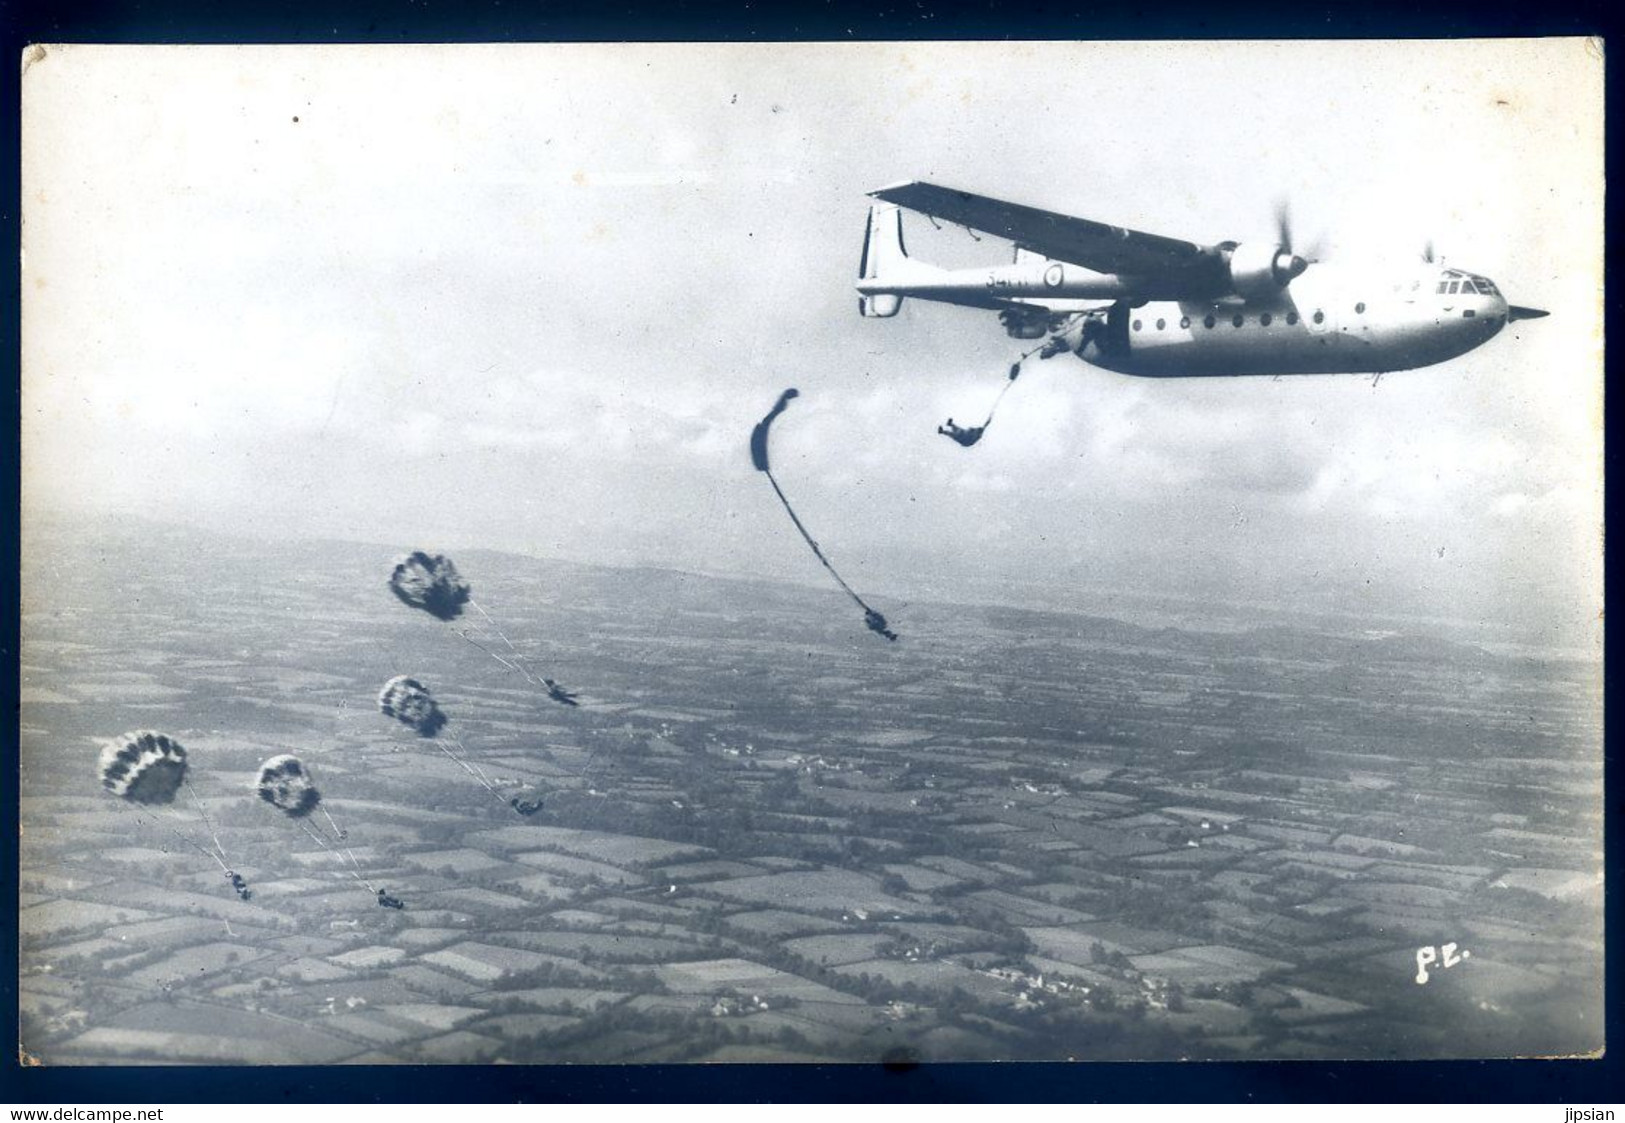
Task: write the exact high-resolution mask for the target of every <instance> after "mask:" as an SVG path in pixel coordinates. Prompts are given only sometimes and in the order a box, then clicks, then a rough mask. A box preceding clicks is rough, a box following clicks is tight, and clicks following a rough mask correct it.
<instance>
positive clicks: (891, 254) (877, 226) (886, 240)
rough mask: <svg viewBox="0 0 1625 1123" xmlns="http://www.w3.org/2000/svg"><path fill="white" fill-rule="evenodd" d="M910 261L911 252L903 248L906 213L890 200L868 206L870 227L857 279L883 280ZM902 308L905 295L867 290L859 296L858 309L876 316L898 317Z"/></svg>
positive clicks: (864, 240) (864, 238) (865, 235)
mask: <svg viewBox="0 0 1625 1123" xmlns="http://www.w3.org/2000/svg"><path fill="white" fill-rule="evenodd" d="M907 262H908V251H907V250H906V249H904V248H903V212H902V211H901V210H899V209H898V208H897V207H895V206H893V205H891V204H890V203H876V204H875V205H874V206H872V207H870V208H869V227H868V229H867V230H866V231H865V232H864V235H863V258H862V260H861V261H860V262H859V263H858V279H859V280H860V281H879V282H884V281H885V280H886V276H887V274H896V273H898V272H903V271H905V266H906V264H907ZM902 307H903V298H902V297H901V296H898V295H897V294H895V293H874V294H869V293H865V294H864V295H862V296H859V297H858V311H859V312H861V313H862V314H863V315H865V316H869V317H873V318H879V319H885V318H888V317H891V316H895V315H897V313H898V311H899V310H900V309H901V308H902Z"/></svg>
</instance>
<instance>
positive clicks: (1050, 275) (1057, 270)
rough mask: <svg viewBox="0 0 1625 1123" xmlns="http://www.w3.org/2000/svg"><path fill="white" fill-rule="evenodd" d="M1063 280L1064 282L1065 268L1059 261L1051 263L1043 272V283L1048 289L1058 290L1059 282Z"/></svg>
mask: <svg viewBox="0 0 1625 1123" xmlns="http://www.w3.org/2000/svg"><path fill="white" fill-rule="evenodd" d="M1064 280H1066V267H1065V266H1063V265H1062V264H1061V263H1060V262H1059V261H1055V262H1051V263H1050V267H1049V268H1048V269H1046V270H1044V283H1045V284H1046V285H1048V286H1049V287H1050V288H1052V289H1058V288H1060V287H1061V282H1062V281H1064Z"/></svg>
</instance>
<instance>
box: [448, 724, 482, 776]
mask: <svg viewBox="0 0 1625 1123" xmlns="http://www.w3.org/2000/svg"><path fill="white" fill-rule="evenodd" d="M446 736H448V737H450V738H451V742H452V744H454V745H456V746H457V751H458V752H459V753H461V754H462V756H463V759H464V760H466V761H468V766H469V767H470V768H472V769H473V770H474V774H475V775H476V776H478V777H479V779H480V781H481V782H482V783H483V784H485V785H486V786H487V787H490V786H491V778H490V777H489V776H487V775H486V774H485V769H484V768H483V767H481V765H480V762H479V761H477V760H475V759H474V758H473V756H471V755H470V754H469V751H468V746H467V745H465V744H463V739H462V738H461V737H459V736H458V735H457V733H456V731H454V730H448V731H447V733H446Z"/></svg>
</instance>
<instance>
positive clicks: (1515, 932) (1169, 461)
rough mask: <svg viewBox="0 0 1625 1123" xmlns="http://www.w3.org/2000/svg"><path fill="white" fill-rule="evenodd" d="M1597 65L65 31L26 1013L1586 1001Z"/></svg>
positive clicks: (1036, 1024) (32, 269)
mask: <svg viewBox="0 0 1625 1123" xmlns="http://www.w3.org/2000/svg"><path fill="white" fill-rule="evenodd" d="M1601 55H1602V53H1601V49H1600V46H1599V45H1598V44H1597V43H1596V42H1595V41H1592V40H1582V39H1543V40H1497V41H1452V42H1355V41H1344V42H1307V41H1297V42H1282V43H1257V42H1236V43H1222V42H1203V43H1178V42H1163V43H1134V44H1124V43H1071V44H1045V43H1022V44H1009V43H983V44H977V43H952V44H949V43H912V42H911V43H866V44H840V45H835V44H776V45H762V44H734V45H703V44H690V45H673V44H665V45H654V44H645V45H603V44H600V45H551V46H549V45H531V46H525V45H513V46H451V47H439V46H411V47H407V46H401V47H386V46H372V47H369V46H353V47H340V46H333V47H327V46H308V47H270V46H262V47H230V46H212V47H178V46H176V47H95V46H54V45H49V44H46V45H43V46H39V47H35V48H31V49H30V51H29V53H28V55H27V57H26V59H25V64H26V65H25V73H24V76H23V84H22V88H23V105H22V126H23V131H22V160H23V194H22V222H23V228H22V229H23V255H24V256H23V265H22V300H23V304H22V327H23V339H22V344H23V349H22V358H23V374H22V426H21V434H22V449H21V459H22V470H23V480H22V506H23V510H22V544H21V548H22V559H21V560H22V573H21V599H22V636H21V682H20V689H21V706H20V714H19V718H18V720H19V723H20V726H19V734H20V745H21V780H20V799H21V819H22V835H21V844H20V862H21V865H20V871H19V872H20V888H21V895H20V897H19V899H18V902H17V907H18V910H19V912H18V927H19V931H20V941H21V959H20V978H19V980H18V981H19V993H20V1005H21V1025H20V1031H19V1032H20V1042H19V1044H20V1046H21V1048H22V1049H23V1050H25V1051H26V1054H27V1055H28V1056H30V1057H31V1058H34V1059H37V1060H38V1061H39V1062H40V1063H42V1064H45V1065H57V1066H64V1065H81V1066H98V1065H160V1064H185V1065H196V1064H205V1065H206V1064H216V1063H218V1064H232V1065H241V1064H267V1065H271V1064H278V1065H280V1064H300V1065H309V1064H372V1063H396V1062H405V1063H414V1064H416V1063H436V1062H445V1063H457V1064H470V1063H475V1064H480V1063H499V1062H500V1063H518V1064H554V1063H574V1064H615V1063H622V1062H637V1063H668V1062H751V1061H764V1062H786V1061H808V1062H832V1061H834V1062H840V1061H850V1062H865V1063H873V1062H875V1061H886V1062H898V1063H908V1062H912V1061H939V1060H943V1061H970V1060H1058V1059H1070V1060H1077V1061H1108V1060H1175V1059H1188V1060H1210V1059H1312V1060H1342V1059H1441V1058H1505V1057H1595V1056H1599V1055H1601V1052H1602V1049H1603V1046H1604V1040H1603V1028H1604V1019H1603V998H1602V986H1601V981H1602V972H1603V938H1602V900H1603V845H1602V837H1603V833H1602V822H1603V811H1604V805H1603V789H1602V766H1603V739H1602V725H1603V702H1602V697H1603V694H1602V632H1603V623H1602V566H1603V553H1602V540H1601V525H1602V493H1603V466H1602V465H1603V460H1602V441H1603V430H1602V407H1601V403H1602V389H1603V380H1602V363H1601V354H1602V346H1603V334H1602V332H1603V327H1602V325H1603V316H1602V302H1601V293H1602V277H1603V272H1602V269H1603V264H1602V263H1603V227H1602V217H1603V210H1602V201H1603V131H1602V122H1603V108H1602V107H1603V96H1602V94H1603V63H1602V57H1601Z"/></svg>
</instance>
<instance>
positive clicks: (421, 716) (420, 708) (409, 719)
mask: <svg viewBox="0 0 1625 1123" xmlns="http://www.w3.org/2000/svg"><path fill="white" fill-rule="evenodd" d="M378 708H379V710H381V711H383V713H384V714H385V716H387V717H392V718H394V719H395V720H396V721H398V722H400V723H401V724H402V725H404V726H406V727H407V728H409V729H411V730H413V731H414V732H416V733H417V735H418V736H419V737H433V736H434V735H435V734H436V733H439V732H440V730H441V728H442V727H443V726H445V724H446V715H445V714H443V713H441V712H440V707H439V705H438V704H436V702H435V700H434V698H433V697H431V696H430V694H429V688H428V687H426V686H424V685H423V684H422V683H421V682H419V681H418V680H417V679H415V678H409V677H408V676H406V675H396V676H395V677H394V678H392V679H390V680H389V681H388V682H386V683H384V688H383V690H381V691H379V692H378Z"/></svg>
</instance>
